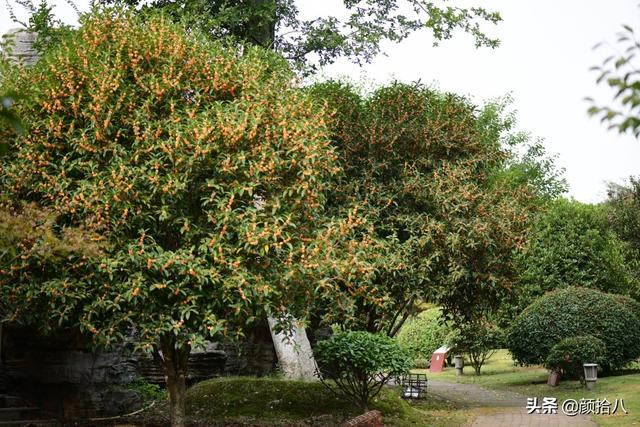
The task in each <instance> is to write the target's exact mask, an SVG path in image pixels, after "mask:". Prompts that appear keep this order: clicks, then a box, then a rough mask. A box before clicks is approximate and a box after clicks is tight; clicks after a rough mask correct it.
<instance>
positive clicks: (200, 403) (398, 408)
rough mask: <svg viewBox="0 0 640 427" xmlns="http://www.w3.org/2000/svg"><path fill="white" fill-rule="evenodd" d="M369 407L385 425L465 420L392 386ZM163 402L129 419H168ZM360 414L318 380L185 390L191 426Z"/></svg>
mask: <svg viewBox="0 0 640 427" xmlns="http://www.w3.org/2000/svg"><path fill="white" fill-rule="evenodd" d="M371 409H377V410H379V411H381V412H382V413H383V417H384V423H385V425H386V426H395V427H408V426H451V425H462V424H464V423H465V422H466V421H467V414H466V412H462V411H459V410H458V409H457V408H456V407H455V406H454V405H453V404H451V403H450V402H446V401H443V400H440V399H438V398H436V397H434V396H430V395H428V397H427V398H426V399H422V400H419V401H415V402H411V403H409V402H408V401H405V400H403V399H401V398H400V391H399V390H398V389H397V388H390V387H389V388H385V389H383V390H382V392H381V393H380V394H379V395H378V396H377V397H376V399H375V400H374V402H373V403H372V405H371ZM167 414H168V410H167V405H166V404H165V403H161V404H157V405H156V406H155V407H154V408H153V409H152V410H150V411H148V412H147V413H145V414H144V415H141V416H138V417H136V419H132V420H131V421H132V422H133V423H136V424H137V425H144V426H164V425H166V423H167V422H168V415H167ZM358 414H359V410H358V408H357V407H356V406H355V405H353V404H351V403H350V402H348V401H345V400H343V399H340V398H338V397H336V396H334V395H333V394H332V393H331V392H329V391H328V390H327V389H326V388H325V387H324V386H323V385H322V384H320V383H318V382H302V381H286V380H283V379H278V378H254V377H223V378H216V379H212V380H208V381H203V382H201V383H199V384H196V385H194V386H193V387H191V388H190V389H189V390H188V391H187V417H188V423H189V425H190V426H212V427H213V426H256V427H258V426H264V427H267V426H310V425H313V426H335V425H339V424H340V423H342V422H344V421H346V420H347V419H350V418H352V417H354V416H357V415H358Z"/></svg>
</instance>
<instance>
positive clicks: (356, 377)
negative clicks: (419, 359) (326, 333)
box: [314, 331, 412, 412]
mask: <svg viewBox="0 0 640 427" xmlns="http://www.w3.org/2000/svg"><path fill="white" fill-rule="evenodd" d="M314 356H315V358H316V361H317V363H318V367H319V372H318V376H319V378H320V380H321V381H322V383H323V384H324V385H325V386H327V388H329V390H331V391H332V392H334V393H336V394H337V395H339V396H342V397H345V398H347V399H350V400H351V401H353V402H354V403H355V404H357V405H358V406H359V407H360V409H362V411H363V412H366V411H368V408H369V403H370V402H371V399H373V398H374V397H375V396H376V395H377V394H378V393H379V392H380V390H381V389H382V387H383V386H384V385H385V384H386V383H387V381H389V379H390V378H392V377H395V376H399V375H403V374H406V373H407V372H409V370H410V369H411V364H412V361H411V356H410V355H409V352H408V351H406V350H403V349H402V348H400V346H399V345H398V344H397V343H396V342H395V341H394V340H393V339H391V338H389V337H387V336H384V335H379V334H371V333H369V332H364V331H350V332H341V333H338V334H336V335H334V336H332V337H331V338H329V339H328V340H325V341H320V342H318V344H317V345H316V347H315V349H314Z"/></svg>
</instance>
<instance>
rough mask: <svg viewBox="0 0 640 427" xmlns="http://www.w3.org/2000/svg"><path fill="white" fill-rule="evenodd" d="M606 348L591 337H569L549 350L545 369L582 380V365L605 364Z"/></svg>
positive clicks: (602, 343)
mask: <svg viewBox="0 0 640 427" xmlns="http://www.w3.org/2000/svg"><path fill="white" fill-rule="evenodd" d="M606 352H607V348H606V346H605V344H604V342H602V340H601V339H599V338H596V337H594V336H591V335H582V336H577V337H569V338H565V339H563V340H562V341H560V342H559V343H558V344H556V345H554V346H553V347H552V348H551V352H550V353H549V355H548V356H547V360H546V362H545V367H546V368H548V369H551V370H559V371H561V372H563V373H564V374H565V375H568V376H570V377H573V378H580V380H583V379H584V369H583V366H582V364H583V363H597V364H599V365H602V364H605V363H606V360H607V359H606Z"/></svg>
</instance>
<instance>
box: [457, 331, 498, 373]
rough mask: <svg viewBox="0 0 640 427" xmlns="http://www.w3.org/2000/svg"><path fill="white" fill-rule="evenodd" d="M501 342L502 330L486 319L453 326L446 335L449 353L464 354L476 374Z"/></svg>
mask: <svg viewBox="0 0 640 427" xmlns="http://www.w3.org/2000/svg"><path fill="white" fill-rule="evenodd" d="M502 344H503V332H502V331H501V330H500V329H499V328H498V327H496V326H495V325H493V324H491V323H490V322H488V321H486V320H484V321H483V320H475V321H473V322H468V323H463V324H459V325H456V326H455V329H454V330H453V332H451V333H450V334H449V336H447V345H448V346H449V347H450V349H451V350H450V351H451V353H450V354H464V355H466V356H467V360H468V361H469V363H470V365H471V366H472V367H473V369H474V371H475V373H476V375H480V371H481V369H482V365H484V362H486V361H487V359H489V358H490V357H491V356H492V355H493V354H494V353H495V352H496V350H497V349H499V348H501V347H502Z"/></svg>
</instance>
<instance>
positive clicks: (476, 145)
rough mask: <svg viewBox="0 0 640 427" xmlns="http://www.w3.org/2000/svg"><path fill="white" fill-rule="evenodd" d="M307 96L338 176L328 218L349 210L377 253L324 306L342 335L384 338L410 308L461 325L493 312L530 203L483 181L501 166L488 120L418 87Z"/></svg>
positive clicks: (330, 89) (458, 101)
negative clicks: (346, 326) (432, 309)
mask: <svg viewBox="0 0 640 427" xmlns="http://www.w3.org/2000/svg"><path fill="white" fill-rule="evenodd" d="M309 90H310V92H311V93H312V94H313V96H314V97H316V98H318V99H319V100H325V102H326V103H327V105H328V106H329V108H330V109H331V111H333V117H332V120H331V121H330V127H331V137H332V140H333V143H334V146H335V149H336V154H337V156H338V162H339V164H340V165H341V167H342V172H341V173H340V174H338V175H336V178H334V184H333V185H332V187H333V191H332V192H331V193H330V194H331V195H330V197H329V198H328V200H327V209H328V212H335V213H334V215H336V216H341V214H340V212H341V211H343V210H344V209H351V208H352V206H360V207H361V208H360V210H361V211H362V212H364V215H365V217H366V220H367V223H368V224H370V225H371V227H370V228H369V229H367V230H363V234H366V233H369V234H366V235H367V236H369V237H368V238H369V239H371V240H372V241H373V242H375V244H376V245H378V250H377V256H376V257H374V258H373V259H372V260H371V262H372V263H373V265H374V266H375V269H374V273H373V275H372V276H370V282H369V283H366V284H364V287H363V288H364V289H365V290H364V291H362V292H361V293H359V294H355V295H353V298H350V299H348V300H347V303H348V304H345V305H342V304H340V301H339V302H338V304H336V301H335V300H331V301H327V303H326V307H327V308H329V309H330V311H331V310H342V313H343V315H344V313H346V314H348V315H350V316H351V321H352V322H353V323H352V324H351V327H353V328H356V329H366V330H369V331H385V332H386V333H388V334H390V335H394V334H395V332H396V331H397V330H398V328H399V326H400V325H401V324H402V322H403V321H404V319H406V318H407V316H408V315H409V314H410V313H411V308H412V307H413V304H414V303H415V302H416V301H418V300H420V299H423V300H431V301H435V302H437V303H438V304H440V305H442V306H443V308H444V310H445V313H446V314H449V315H453V316H457V317H462V318H464V317H473V316H474V315H477V314H479V313H482V312H484V311H489V310H491V309H492V308H494V307H495V306H496V305H497V304H499V301H500V300H501V298H502V297H503V296H504V295H505V294H509V293H510V292H511V289H512V287H513V286H514V284H515V280H516V277H515V274H516V270H515V264H514V257H513V254H514V253H515V252H516V251H517V250H518V248H520V247H521V245H522V244H523V239H524V237H525V235H526V227H527V224H528V219H529V211H528V207H529V206H528V204H527V203H528V199H529V197H530V196H531V192H530V191H529V189H528V188H527V187H522V186H516V187H513V186H503V185H500V181H499V180H496V179H494V178H495V174H494V171H495V170H496V169H497V168H500V167H502V165H503V164H504V160H505V159H506V158H507V153H506V151H504V150H503V149H502V146H501V141H500V138H499V137H498V136H500V135H501V132H497V133H496V132H495V128H496V126H497V127H498V128H499V127H500V125H499V123H498V122H499V121H500V117H499V116H498V115H496V114H495V113H496V112H495V110H492V109H489V110H483V111H480V112H478V111H477V110H476V107H475V106H474V105H473V104H471V103H470V102H469V101H467V100H466V99H465V98H463V97H460V96H457V95H454V94H448V93H439V92H437V91H434V90H431V89H428V88H426V87H424V86H423V85H420V84H402V83H393V84H391V85H389V86H386V87H382V88H380V89H377V90H375V91H374V92H372V93H371V94H369V95H366V96H363V95H361V94H360V93H359V92H358V91H357V90H356V89H354V88H353V87H352V86H350V85H347V84H343V83H339V82H326V83H320V84H318V85H315V86H313V87H311V88H310V89H309ZM496 135H498V136H496ZM335 286H337V287H340V286H341V284H340V283H336V284H335ZM347 317H348V316H347Z"/></svg>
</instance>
